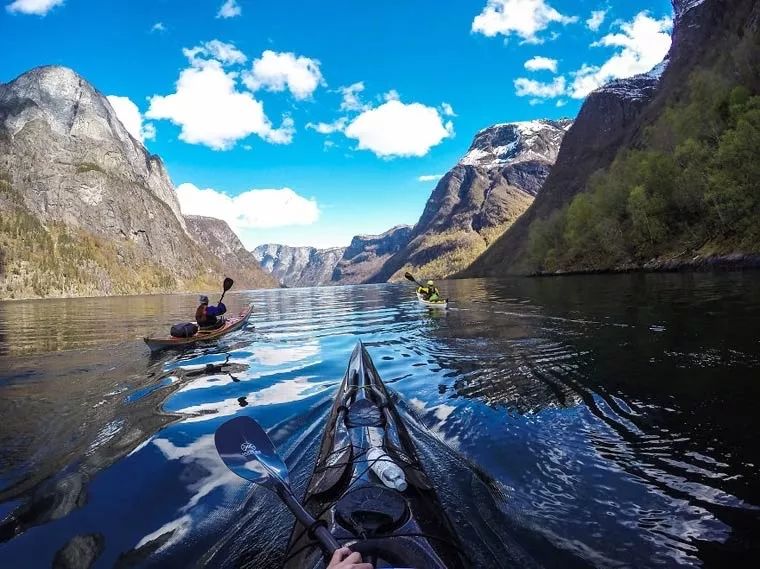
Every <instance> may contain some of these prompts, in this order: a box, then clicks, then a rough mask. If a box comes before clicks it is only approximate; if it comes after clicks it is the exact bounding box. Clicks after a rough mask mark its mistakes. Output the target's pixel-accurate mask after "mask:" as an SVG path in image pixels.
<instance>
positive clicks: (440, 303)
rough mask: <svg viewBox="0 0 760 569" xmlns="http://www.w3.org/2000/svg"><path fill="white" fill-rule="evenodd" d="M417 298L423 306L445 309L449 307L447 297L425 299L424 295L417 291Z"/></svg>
mask: <svg viewBox="0 0 760 569" xmlns="http://www.w3.org/2000/svg"><path fill="white" fill-rule="evenodd" d="M417 300H419V301H420V302H421V303H422V304H424V305H425V306H429V307H431V308H443V309H446V308H448V307H449V299H448V298H442V299H440V300H425V297H424V296H422V294H420V293H419V292H418V293H417Z"/></svg>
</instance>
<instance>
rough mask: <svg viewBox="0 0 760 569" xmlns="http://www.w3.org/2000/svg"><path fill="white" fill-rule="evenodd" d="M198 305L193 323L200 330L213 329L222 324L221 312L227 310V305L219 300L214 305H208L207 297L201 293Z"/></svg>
mask: <svg viewBox="0 0 760 569" xmlns="http://www.w3.org/2000/svg"><path fill="white" fill-rule="evenodd" d="M198 300H199V302H200V306H198V308H197V309H196V310H195V323H196V324H197V325H198V327H199V328H200V329H201V330H214V329H215V328H219V327H220V326H221V325H222V324H224V318H222V317H221V316H222V314H224V313H225V312H227V307H226V306H225V305H224V303H223V302H222V301H221V300H220V301H219V304H217V305H216V306H209V305H208V297H207V296H206V295H205V294H202V295H201V296H200V298H199V299H198Z"/></svg>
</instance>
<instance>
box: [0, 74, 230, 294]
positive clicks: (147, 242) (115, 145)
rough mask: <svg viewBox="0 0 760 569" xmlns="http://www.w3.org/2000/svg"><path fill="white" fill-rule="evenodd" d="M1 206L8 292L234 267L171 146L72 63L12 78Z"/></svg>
mask: <svg viewBox="0 0 760 569" xmlns="http://www.w3.org/2000/svg"><path fill="white" fill-rule="evenodd" d="M0 206H1V207H2V208H3V211H4V216H3V219H2V220H0V222H1V223H0V234H1V235H2V236H3V238H4V242H5V246H4V256H5V264H6V271H5V275H4V278H2V277H0V291H1V292H0V294H2V296H3V297H11V298H14V297H15V298H18V297H30V296H32V297H33V296H60V295H73V296H76V295H83V294H84V295H100V294H124V293H139V292H157V291H171V290H195V289H197V288H199V287H204V286H206V284H207V283H210V282H216V281H217V280H218V278H219V277H220V276H221V275H222V274H223V273H224V267H223V266H222V264H221V263H219V262H218V261H216V260H214V259H213V258H212V257H211V255H210V254H209V252H208V251H206V250H205V248H203V247H202V246H199V244H198V243H196V242H195V241H194V240H193V239H192V238H191V237H190V235H189V234H188V232H187V227H186V225H185V221H184V218H183V217H182V215H181V214H180V208H179V203H178V201H177V198H176V195H175V193H174V188H173V185H172V183H171V180H170V179H169V176H168V174H167V172H166V169H165V168H164V165H163V163H162V162H161V160H160V158H158V157H157V156H154V155H151V154H149V153H148V152H147V150H146V149H145V147H144V146H143V145H142V144H141V143H140V142H139V141H137V140H135V139H134V138H133V137H132V136H131V135H130V134H129V133H128V132H127V131H126V129H125V128H124V126H123V125H122V124H121V122H120V121H119V119H118V117H117V116H116V113H115V112H114V110H113V108H112V107H111V105H110V103H109V102H108V100H107V99H106V98H105V97H103V96H102V95H101V94H100V93H99V92H98V91H97V90H96V89H95V88H93V87H92V86H91V85H90V84H89V83H87V81H85V80H84V79H83V78H82V77H80V76H79V75H77V74H76V73H75V72H74V71H72V70H71V69H67V68H64V67H55V66H48V67H39V68H36V69H33V70H31V71H29V72H27V73H25V74H23V75H21V76H20V77H18V78H16V79H15V80H14V81H11V82H10V83H7V84H3V85H0Z"/></svg>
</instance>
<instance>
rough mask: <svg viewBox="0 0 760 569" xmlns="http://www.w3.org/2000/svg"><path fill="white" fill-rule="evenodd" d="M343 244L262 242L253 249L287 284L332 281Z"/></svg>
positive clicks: (295, 284)
mask: <svg viewBox="0 0 760 569" xmlns="http://www.w3.org/2000/svg"><path fill="white" fill-rule="evenodd" d="M344 250H345V249H344V248H343V247H334V248H330V249H317V248H315V247H289V246H288V245H276V244H267V245H259V246H258V247H256V248H255V249H254V250H253V251H252V253H253V256H254V257H255V258H256V260H257V261H258V262H259V263H260V264H261V266H262V267H263V268H264V270H266V271H268V272H270V273H271V274H272V275H273V276H274V277H275V278H276V279H277V280H278V281H279V282H281V283H282V284H284V285H285V286H288V287H308V286H321V285H326V284H331V281H332V274H333V270H334V269H335V265H336V264H337V263H338V261H339V260H340V258H341V256H342V255H343V251H344Z"/></svg>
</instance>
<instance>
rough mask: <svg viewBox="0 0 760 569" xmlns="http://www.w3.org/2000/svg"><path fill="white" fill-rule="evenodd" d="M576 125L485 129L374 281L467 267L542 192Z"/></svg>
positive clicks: (547, 123) (441, 274)
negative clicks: (563, 141)
mask: <svg viewBox="0 0 760 569" xmlns="http://www.w3.org/2000/svg"><path fill="white" fill-rule="evenodd" d="M571 125H572V121H569V120H561V121H547V120H538V121H531V122H524V123H507V124H499V125H494V126H491V127H489V128H486V129H484V130H482V131H480V132H479V133H478V134H477V135H476V136H475V139H474V140H473V142H472V145H471V146H470V149H469V151H468V152H467V154H466V155H465V156H464V157H463V158H462V159H461V160H460V161H459V163H458V164H457V165H456V166H455V167H454V168H453V169H452V170H450V171H449V172H448V173H447V174H446V175H445V176H444V177H443V178H442V179H441V181H440V182H439V183H438V185H437V186H436V187H435V189H434V190H433V193H432V195H431V196H430V199H429V200H428V202H427V204H426V206H425V210H424V211H423V213H422V216H421V217H420V220H419V222H418V223H417V225H416V226H415V227H414V231H413V233H412V236H411V240H410V242H409V244H408V245H407V246H406V247H404V248H403V249H402V250H401V251H399V252H398V253H397V254H395V255H394V256H393V257H392V258H390V259H389V260H388V261H387V262H386V263H385V265H384V266H383V268H382V269H381V270H380V271H379V272H378V273H377V274H376V275H375V276H374V277H373V278H372V282H381V281H386V280H395V279H397V278H399V275H400V274H401V273H402V272H404V271H406V270H411V271H420V272H421V273H424V276H425V277H426V278H427V277H430V278H442V277H444V276H447V275H449V274H452V273H454V272H456V271H459V270H461V269H463V268H464V267H466V266H467V265H468V264H469V263H470V262H472V261H473V260H474V259H475V258H476V257H477V255H479V254H480V253H481V252H482V251H483V250H485V248H486V247H487V246H488V245H490V244H491V243H492V242H493V241H494V240H495V239H496V238H497V237H498V236H499V235H501V233H503V232H504V230H505V229H506V228H508V227H509V226H510V225H512V223H514V222H515V220H516V219H517V218H519V217H520V215H522V213H523V212H524V211H525V210H526V209H527V208H528V207H529V206H530V204H531V203H532V202H533V200H534V198H535V196H537V195H538V194H539V192H540V191H541V188H542V186H543V183H544V180H546V178H547V176H548V175H549V171H550V169H551V167H552V164H554V161H555V160H556V159H557V153H558V151H559V148H560V145H561V143H562V140H563V138H564V136H565V133H566V131H567V129H568V128H570V126H571Z"/></svg>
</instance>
